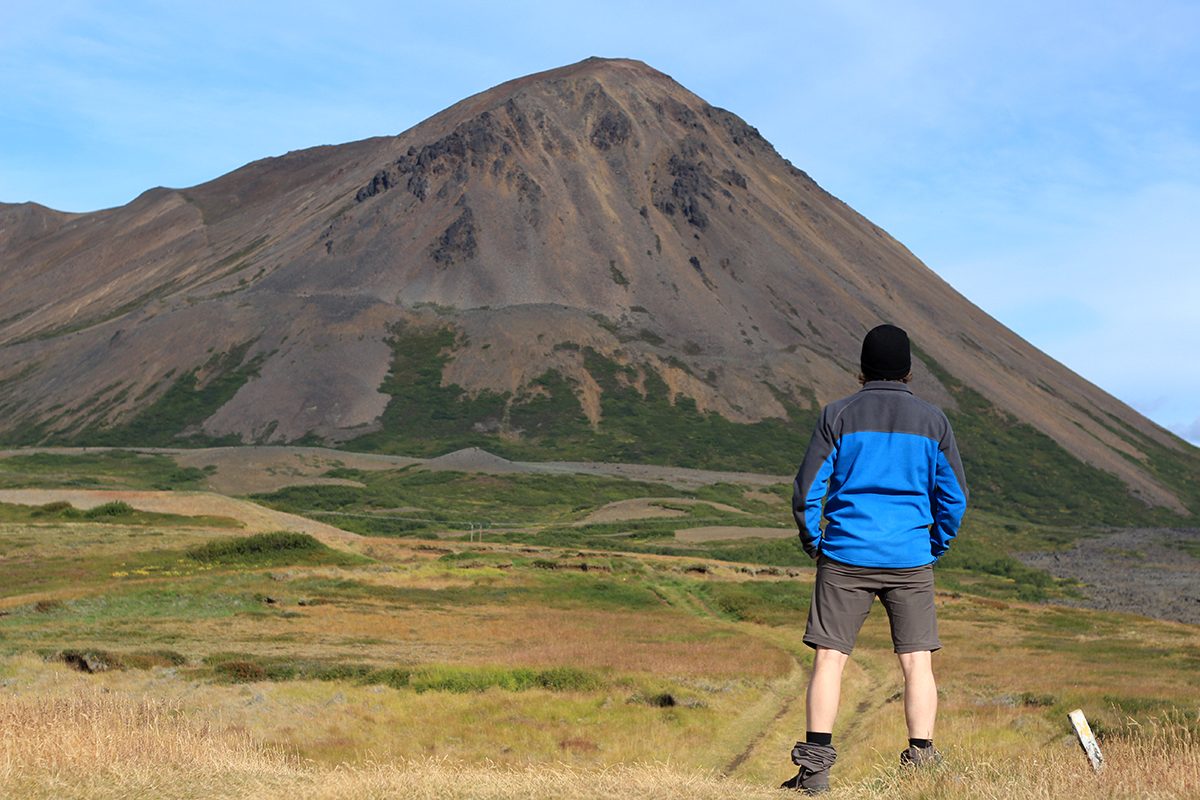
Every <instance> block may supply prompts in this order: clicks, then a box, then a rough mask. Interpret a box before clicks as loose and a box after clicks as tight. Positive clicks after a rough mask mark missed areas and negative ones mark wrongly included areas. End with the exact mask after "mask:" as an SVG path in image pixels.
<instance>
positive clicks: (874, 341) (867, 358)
mask: <svg viewBox="0 0 1200 800" xmlns="http://www.w3.org/2000/svg"><path fill="white" fill-rule="evenodd" d="M859 364H860V365H861V366H862V371H863V375H864V376H865V377H866V378H867V379H868V380H876V379H878V380H885V381H886V380H896V379H898V378H903V377H904V376H905V375H907V374H908V373H909V372H910V371H911V370H912V353H911V352H910V351H909V348H908V334H907V333H905V332H904V331H903V330H902V329H900V328H897V327H896V326H895V325H880V326H878V327H875V328H872V329H871V330H870V332H869V333H867V335H866V336H865V337H864V338H863V344H862V358H861V359H860V360H859Z"/></svg>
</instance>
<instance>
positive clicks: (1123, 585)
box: [1017, 528, 1200, 625]
mask: <svg viewBox="0 0 1200 800" xmlns="http://www.w3.org/2000/svg"><path fill="white" fill-rule="evenodd" d="M1017 558H1019V559H1020V560H1021V561H1022V562H1024V563H1025V564H1027V565H1029V566H1031V567H1037V568H1039V569H1044V570H1046V571H1047V572H1049V573H1050V574H1051V575H1055V576H1057V577H1059V578H1073V579H1075V580H1077V581H1080V582H1081V583H1083V584H1084V586H1085V588H1084V590H1083V591H1084V593H1085V594H1086V595H1087V597H1086V599H1084V600H1080V601H1062V600H1056V601H1055V602H1056V603H1063V604H1065V605H1078V606H1084V607H1087V608H1096V609H1100V610H1102V611H1126V612H1129V613H1133V614H1141V615H1143V616H1147V617H1157V618H1159V619H1167V620H1174V621H1176V622H1186V623H1189V624H1191V625H1200V529H1197V528H1139V529H1133V530H1121V531H1115V532H1113V533H1106V534H1101V535H1100V536H1095V537H1089V538H1087V539H1084V540H1082V541H1079V542H1077V543H1076V544H1075V545H1074V546H1073V547H1071V548H1070V549H1069V550H1064V551H1061V552H1055V553H1018V554H1017Z"/></svg>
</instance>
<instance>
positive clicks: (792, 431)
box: [347, 327, 817, 472]
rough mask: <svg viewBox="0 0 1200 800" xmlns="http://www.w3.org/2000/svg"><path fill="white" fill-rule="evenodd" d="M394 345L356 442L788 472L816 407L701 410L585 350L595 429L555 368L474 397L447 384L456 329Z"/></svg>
mask: <svg viewBox="0 0 1200 800" xmlns="http://www.w3.org/2000/svg"><path fill="white" fill-rule="evenodd" d="M389 343H390V344H391V345H392V348H393V354H394V355H393V360H392V369H391V372H390V373H389V375H388V377H387V379H386V380H385V381H384V383H383V385H382V386H381V387H380V391H382V392H384V393H385V394H388V395H390V396H391V400H390V402H389V404H388V407H387V410H385V411H384V414H383V418H382V426H381V429H380V430H379V431H377V432H374V433H370V434H366V435H364V436H361V437H359V438H357V439H354V440H352V441H350V442H349V443H348V444H347V447H349V448H350V449H353V450H367V451H375V452H387V453H405V454H409V455H434V454H438V453H444V452H447V451H450V450H455V449H459V448H463V447H484V448H487V449H488V450H490V451H492V452H495V453H498V454H500V455H503V456H506V457H508V458H532V459H568V460H601V461H628V462H641V463H649V464H672V465H676V466H687V467H698V468H709V469H734V470H747V471H767V472H772V471H774V472H791V471H793V470H794V469H795V467H796V464H797V463H798V461H799V459H800V458H801V457H802V456H803V453H804V447H805V446H806V445H807V443H808V438H809V436H810V434H811V432H812V425H813V422H814V421H815V419H816V414H817V409H816V408H815V407H811V406H812V404H811V403H810V408H808V409H804V408H801V407H800V406H799V405H798V404H797V403H795V402H793V401H791V400H790V399H788V398H786V397H784V396H782V395H779V397H780V401H781V402H783V404H784V406H785V408H786V409H787V412H788V415H789V419H786V420H781V419H768V420H763V421H761V422H757V423H753V424H739V423H736V422H730V421H729V420H727V419H725V418H724V417H722V416H721V415H720V414H717V413H715V412H707V413H702V412H700V411H699V410H698V409H697V408H696V404H695V401H693V400H691V399H690V398H686V397H676V398H675V401H674V403H672V401H671V397H670V392H669V391H668V388H667V385H666V383H665V382H664V381H663V380H662V378H661V376H659V375H658V373H656V372H655V371H654V370H653V369H651V368H649V367H642V368H641V370H640V372H639V370H638V369H637V368H634V367H631V366H626V365H621V364H618V363H616V362H615V361H613V360H611V359H609V358H607V357H605V356H603V355H601V354H600V353H598V352H596V351H595V350H592V349H591V348H583V350H582V353H583V358H584V366H585V368H586V369H587V370H588V372H589V373H590V374H591V375H592V377H593V378H594V379H595V380H596V382H597V383H598V384H599V385H600V388H601V390H602V394H601V415H602V420H601V422H600V424H599V425H598V426H596V427H594V428H593V427H592V426H591V425H590V424H589V422H588V420H587V418H586V417H585V416H584V414H583V411H582V408H581V407H580V404H579V400H578V398H577V397H576V395H575V391H574V387H573V386H572V384H571V382H570V381H568V380H567V379H566V378H565V377H563V376H562V375H560V374H559V373H557V372H553V371H551V372H547V373H545V374H543V375H542V376H541V377H539V378H538V379H537V380H536V381H534V383H533V385H532V386H531V387H528V388H527V389H526V390H524V391H523V392H522V393H521V394H520V395H519V396H516V397H513V396H511V395H508V394H499V393H495V392H488V391H483V392H479V393H478V394H476V395H474V396H472V395H470V394H469V393H468V392H467V391H466V390H465V389H463V388H462V387H461V386H458V385H457V384H449V385H446V386H443V385H442V372H443V369H444V367H445V365H446V363H447V362H448V361H449V359H450V357H451V354H452V350H453V348H454V345H455V334H454V331H453V330H452V329H450V328H438V329H418V328H413V327H399V328H397V329H396V330H395V331H394V333H393V336H392V338H391V339H390V340H389ZM638 385H640V386H641V387H642V391H640V390H639V389H638V388H637V386H638Z"/></svg>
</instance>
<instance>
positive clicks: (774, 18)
mask: <svg viewBox="0 0 1200 800" xmlns="http://www.w3.org/2000/svg"><path fill="white" fill-rule="evenodd" d="M589 55H602V56H625V57H631V58H639V59H641V60H643V61H646V62H647V63H649V64H650V65H651V66H654V67H656V68H658V69H660V70H662V71H664V72H667V73H669V74H671V75H672V76H673V77H674V78H675V79H676V80H678V81H679V82H680V83H682V84H683V85H685V86H687V87H688V88H689V89H691V90H693V91H694V92H696V93H697V94H699V95H700V96H702V97H704V98H705V99H707V100H708V101H709V102H711V103H714V104H715V105H719V106H723V107H725V108H728V109H730V110H732V111H734V112H735V113H737V114H739V115H740V116H742V117H743V118H745V119H746V120H747V121H748V122H750V123H751V124H753V125H755V126H757V127H758V128H759V130H760V131H762V133H763V135H764V136H766V137H767V138H768V139H769V140H770V141H771V142H773V143H774V144H775V146H776V147H777V149H778V150H779V151H780V153H782V154H783V155H784V156H785V157H787V158H788V159H790V160H791V161H792V162H793V163H795V164H796V165H797V166H799V167H800V168H802V169H804V170H805V171H807V172H808V173H809V174H810V175H812V176H813V177H814V178H815V179H816V180H817V181H818V182H819V183H821V184H822V186H824V187H825V188H826V189H828V190H829V191H831V192H833V193H834V194H835V195H837V196H838V197H840V198H842V199H843V200H845V201H846V202H848V203H849V204H850V205H852V206H853V207H854V208H856V209H857V210H859V211H860V212H862V213H864V214H865V215H866V216H867V217H869V218H870V219H871V220H873V221H874V222H876V223H877V224H879V225H881V226H882V227H884V228H885V229H887V230H888V231H889V232H890V233H891V234H892V235H894V236H895V237H896V238H898V239H899V240H900V241H902V242H904V243H905V244H906V245H907V246H908V247H909V249H911V250H912V251H913V252H914V253H915V254H916V255H917V256H918V257H920V258H921V259H922V260H923V261H925V262H926V263H927V264H928V265H929V266H930V267H932V268H933V269H934V270H935V271H937V272H938V273H939V274H940V275H942V276H943V277H944V278H946V279H947V280H948V281H950V283H951V284H953V285H954V286H955V287H956V288H957V289H959V290H960V291H961V292H962V293H963V294H965V295H966V296H967V297H968V298H970V299H971V300H972V301H974V302H975V303H976V304H977V305H979V306H981V307H982V308H983V309H985V310H986V311H988V312H989V313H991V314H992V315H993V316H995V317H997V318H998V319H999V320H1000V321H1001V322H1004V323H1005V324H1007V325H1008V326H1009V327H1011V328H1013V329H1014V330H1016V331H1017V333H1019V334H1021V335H1022V336H1024V337H1025V338H1026V339H1028V340H1029V341H1031V342H1032V343H1034V344H1035V345H1037V346H1038V347H1040V348H1042V349H1043V350H1045V351H1046V352H1047V353H1049V354H1050V355H1052V356H1054V357H1055V358H1057V359H1059V360H1060V361H1062V362H1064V363H1065V364H1067V366H1069V367H1071V368H1072V369H1074V370H1076V371H1077V372H1079V373H1080V374H1082V375H1083V376H1085V377H1087V378H1088V379H1090V380H1092V381H1093V382H1095V383H1097V384H1099V385H1100V386H1102V387H1103V388H1105V389H1106V390H1108V391H1109V392H1111V393H1113V394H1115V395H1116V396H1117V397H1119V398H1121V399H1122V400H1124V401H1126V402H1127V403H1129V404H1130V405H1132V406H1133V407H1135V408H1137V409H1138V410H1139V411H1141V412H1143V413H1145V414H1147V415H1148V416H1150V417H1151V418H1152V419H1154V420H1156V421H1157V422H1159V423H1160V424H1163V425H1165V426H1167V427H1169V428H1172V429H1173V430H1175V431H1176V432H1179V433H1180V434H1182V435H1184V436H1185V437H1187V438H1189V439H1190V440H1191V441H1193V442H1196V443H1200V400H1198V399H1197V398H1200V368H1198V366H1200V347H1198V346H1197V345H1198V340H1200V308H1198V306H1200V269H1198V267H1200V264H1198V263H1197V262H1198V261H1200V233H1198V232H1197V231H1200V225H1197V224H1196V220H1197V219H1200V3H1195V2H1141V3H1134V2H1117V3H1113V2H1103V0H1093V1H1092V2H1072V1H1071V0H1060V2H1054V3H1046V2H1044V1H1043V2H1024V0H1010V1H1009V2H1005V3H983V2H966V1H964V0H958V2H949V1H947V2H933V1H932V0H912V1H911V2H904V3H896V2H854V1H853V0H813V1H811V2H804V1H803V0H796V1H795V2H788V3H757V4H755V3H746V4H742V5H734V4H730V3H717V2H706V1H705V0H690V1H689V2H680V3H672V2H663V3H654V2H649V1H648V0H642V1H641V2H636V3H635V2H623V1H622V0H616V1H615V2H607V3H595V2H587V3H571V2H565V0H559V1H558V2H525V3H523V2H517V1H516V0H513V2H508V3H484V2H442V3H429V2H419V3H400V2H392V3H387V2H356V1H355V0H342V1H341V2H337V3H311V2H303V1H302V0H293V2H286V3H285V2H274V1H270V2H254V1H253V0H241V2H224V1H223V0H208V1H207V2H165V1H163V2H148V1H146V0H123V2H120V3H113V2H107V3H106V2H92V1H91V0H56V2H53V3H47V2H45V1H44V0H42V1H41V2H27V0H0V200H2V201H6V202H21V201H25V200H33V201H36V202H39V203H43V204H45V205H48V206H52V207H54V208H60V209H65V210H71V211H84V210H92V209H96V208H103V207H107V206H113V205H120V204H123V203H126V202H128V201H129V200H130V199H132V198H133V197H135V196H136V195H137V194H139V193H140V192H141V191H143V190H144V189H147V188H149V187H151V186H156V185H166V186H177V187H178V186H189V185H193V184H196V183H200V182H202V181H205V180H208V179H211V178H214V177H216V176H218V175H220V174H223V173H225V172H228V171H229V170H231V169H234V168H236V167H238V166H241V165H242V164H244V163H246V162H248V161H251V160H254V159H257V158H261V157H263V156H268V155H277V154H279V153H282V152H286V151H288V150H293V149H299V148H303V147H309V146H312V145H317V144H331V143H339V142H345V141H352V140H355V139H360V138H364V137H367V136H376V135H382V134H391V133H398V132H400V131H402V130H404V129H406V128H408V127H410V126H412V125H414V124H416V123H417V122H419V121H421V120H422V119H424V118H425V117H427V116H429V115H430V114H433V113H435V112H437V111H439V110H441V109H442V108H444V107H446V106H448V105H450V104H451V103H453V102H455V101H457V100H459V99H461V98H462V97H465V96H467V95H469V94H472V93H474V92H477V91H480V90H482V89H485V88H487V87H489V86H492V85H494V84H496V83H499V82H501V81H504V80H507V79H509V78H513V77H517V76H519V75H523V74H527V73H530V72H535V71H538V70H542V69H548V68H551V67H555V66H560V65H562V64H567V63H571V62H574V61H578V60H579V59H581V58H584V57H586V56H589Z"/></svg>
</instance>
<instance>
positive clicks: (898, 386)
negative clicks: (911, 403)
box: [859, 381, 912, 394]
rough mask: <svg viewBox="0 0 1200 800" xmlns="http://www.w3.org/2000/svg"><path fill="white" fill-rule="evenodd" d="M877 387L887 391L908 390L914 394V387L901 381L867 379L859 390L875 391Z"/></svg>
mask: <svg viewBox="0 0 1200 800" xmlns="http://www.w3.org/2000/svg"><path fill="white" fill-rule="evenodd" d="M876 389H881V390H883V391H885V392H908V393H909V394H912V389H910V388H908V384H907V383H901V382H900V381H867V382H866V383H864V384H863V387H862V388H861V389H859V391H860V392H873V391H875V390H876Z"/></svg>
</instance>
